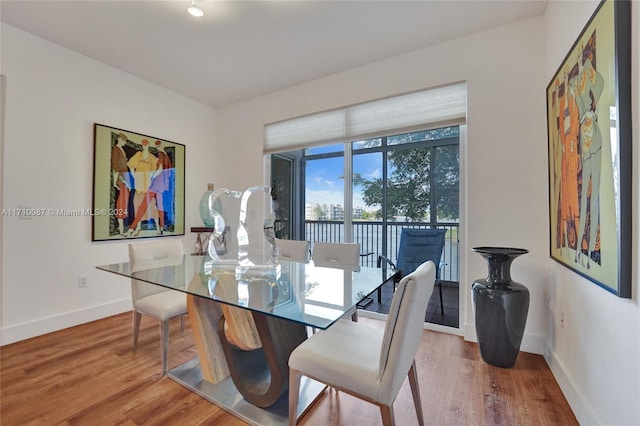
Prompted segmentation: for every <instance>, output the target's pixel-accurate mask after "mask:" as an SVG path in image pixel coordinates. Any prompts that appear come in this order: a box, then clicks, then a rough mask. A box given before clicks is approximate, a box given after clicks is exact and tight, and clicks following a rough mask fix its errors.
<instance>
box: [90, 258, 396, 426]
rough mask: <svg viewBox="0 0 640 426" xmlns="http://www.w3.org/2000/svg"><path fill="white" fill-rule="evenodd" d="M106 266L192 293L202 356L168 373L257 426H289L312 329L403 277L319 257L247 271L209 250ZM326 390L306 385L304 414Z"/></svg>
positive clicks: (302, 394)
mask: <svg viewBox="0 0 640 426" xmlns="http://www.w3.org/2000/svg"><path fill="white" fill-rule="evenodd" d="M97 268H98V269H100V270H103V271H107V272H111V273H115V274H118V275H122V276H125V277H128V278H132V279H137V280H140V281H144V282H148V283H151V284H155V285H158V286H162V287H166V288H168V289H172V290H177V291H180V292H183V293H186V295H187V309H188V314H189V321H190V324H191V329H192V331H193V336H194V341H195V346H196V350H197V353H198V357H197V358H194V359H193V360H191V361H189V362H187V363H185V364H183V365H181V366H179V367H177V368H175V369H173V370H171V371H170V372H169V374H168V376H169V377H170V378H172V379H173V380H176V381H177V382H179V383H181V384H182V385H184V386H186V387H187V388H189V389H190V390H192V391H194V392H196V393H198V394H199V395H200V396H202V397H204V398H206V399H207V400H209V401H211V402H213V403H214V404H216V405H218V406H220V407H222V408H223V409H225V410H227V411H229V412H231V413H232V414H234V415H236V416H238V417H239V418H241V419H243V420H244V421H247V422H249V423H250V424H256V425H281V424H287V422H288V417H287V416H288V407H287V391H288V385H289V383H288V381H289V380H288V377H289V370H288V365H287V363H288V359H289V354H290V353H291V351H292V350H293V349H294V348H295V347H296V346H298V345H299V344H300V343H302V341H304V340H305V339H306V338H307V335H308V332H309V329H316V330H318V329H319V330H323V329H327V328H328V327H330V326H331V325H332V324H333V323H335V322H336V321H338V320H340V319H341V318H343V317H345V316H347V314H348V313H349V312H352V311H353V309H354V307H355V306H356V305H357V304H358V303H360V302H361V301H363V300H364V299H365V298H367V297H368V296H369V295H370V294H372V293H373V292H375V291H376V290H377V289H378V288H380V287H381V286H382V285H383V284H385V283H387V282H389V281H394V280H397V279H398V276H399V273H398V271H396V270H393V269H380V268H372V267H360V269H359V271H356V272H353V271H346V270H342V269H337V268H327V267H317V266H315V265H314V264H313V261H310V262H308V263H300V262H291V261H279V262H277V263H270V264H268V265H263V266H249V267H245V266H239V265H233V264H224V263H219V262H216V261H214V260H213V259H211V257H209V256H207V255H205V256H195V255H185V256H181V257H176V258H163V259H154V260H150V261H146V262H142V263H137V264H136V268H135V271H132V270H131V265H130V264H129V263H128V262H125V263H116V264H110V265H102V266H98V267H97ZM327 350H331V349H330V348H327ZM323 390H324V385H322V384H320V383H318V382H315V381H313V380H310V379H306V380H305V381H303V382H302V383H301V387H300V400H299V401H300V402H299V406H298V416H301V415H303V414H304V413H305V412H306V410H307V409H308V408H309V407H310V406H311V405H312V404H313V402H314V401H315V400H316V399H317V398H318V397H319V396H320V395H321V394H322V392H323Z"/></svg>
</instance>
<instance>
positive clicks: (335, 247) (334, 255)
mask: <svg viewBox="0 0 640 426" xmlns="http://www.w3.org/2000/svg"><path fill="white" fill-rule="evenodd" d="M311 259H312V260H313V263H314V265H315V266H321V267H328V268H337V269H344V270H347V271H356V272H357V271H359V270H360V244H358V243H325V242H323V241H316V242H315V243H313V252H312V253H311Z"/></svg>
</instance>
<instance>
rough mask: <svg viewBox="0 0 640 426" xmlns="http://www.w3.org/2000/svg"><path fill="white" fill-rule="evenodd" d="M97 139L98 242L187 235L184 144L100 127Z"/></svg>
mask: <svg viewBox="0 0 640 426" xmlns="http://www.w3.org/2000/svg"><path fill="white" fill-rule="evenodd" d="M95 134H96V157H95V160H94V161H95V166H96V167H95V176H94V182H95V187H94V209H93V210H94V211H95V212H97V213H96V214H95V215H94V229H93V238H94V241H97V240H103V239H120V238H140V237H152V236H165V235H183V234H184V210H183V208H184V150H185V148H184V145H180V144H176V143H173V142H169V141H164V140H160V139H156V138H152V137H148V136H145V135H140V134H137V133H132V132H128V131H124V130H120V129H115V128H109V127H106V126H102V125H99V124H96V125H95ZM107 148H108V151H109V155H108V158H103V157H105V156H106V150H107ZM105 161H108V164H110V168H109V169H108V170H107V169H106V168H105V167H104V162H105ZM107 179H108V180H107ZM105 181H106V182H109V183H110V185H109V188H108V189H107V188H106V187H105V185H104V184H105ZM98 213H99V214H98Z"/></svg>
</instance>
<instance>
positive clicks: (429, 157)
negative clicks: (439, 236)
mask: <svg viewBox="0 0 640 426" xmlns="http://www.w3.org/2000/svg"><path fill="white" fill-rule="evenodd" d="M457 133H458V128H457V127H447V128H444V129H436V130H430V131H426V132H416V133H409V134H405V135H398V136H392V137H389V138H388V143H389V144H390V145H401V146H406V149H397V150H392V151H389V155H388V160H389V165H390V166H389V176H388V183H387V203H386V207H387V212H386V213H387V219H388V220H395V219H396V218H404V219H405V220H409V221H424V220H428V218H429V213H430V212H434V211H433V210H435V212H437V217H438V218H449V219H457V218H458V217H459V208H458V204H459V203H458V193H459V182H460V173H459V163H460V155H459V153H460V150H459V146H458V145H457V144H455V145H441V146H437V144H436V145H435V146H430V147H421V148H413V147H412V146H411V143H412V142H418V141H424V140H434V141H435V140H442V139H445V138H449V137H452V136H457ZM432 168H433V177H434V182H433V183H434V185H433V188H432V185H431V174H432V173H431V172H432ZM353 181H354V184H355V185H360V186H362V188H363V193H362V196H363V199H364V202H365V203H366V205H367V206H374V205H379V206H381V205H382V183H383V182H382V179H381V178H378V179H365V178H363V177H362V176H361V175H359V174H356V175H354V178H353ZM432 189H433V190H434V192H435V194H432ZM432 197H435V200H433V201H434V204H435V209H434V208H433V207H431V206H432ZM376 217H377V218H378V219H381V218H382V211H381V210H378V212H376Z"/></svg>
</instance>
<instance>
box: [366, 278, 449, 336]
mask: <svg viewBox="0 0 640 426" xmlns="http://www.w3.org/2000/svg"><path fill="white" fill-rule="evenodd" d="M392 298H393V283H386V284H385V285H384V286H382V292H381V297H380V303H378V299H377V294H375V293H374V295H373V298H372V301H371V303H369V304H368V305H367V306H366V307H365V308H364V309H365V310H367V311H370V312H378V313H381V314H388V313H389V307H390V306H391V299H392ZM458 298H459V286H458V283H457V282H450V281H445V282H443V283H442V302H443V305H444V315H443V314H442V311H441V309H440V294H439V292H438V285H437V284H436V286H435V287H434V288H433V294H432V295H431V299H429V305H428V306H427V312H426V314H425V319H424V320H425V322H430V323H433V324H440V325H445V326H447V327H454V328H458V326H459V324H458V310H459V304H458Z"/></svg>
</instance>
